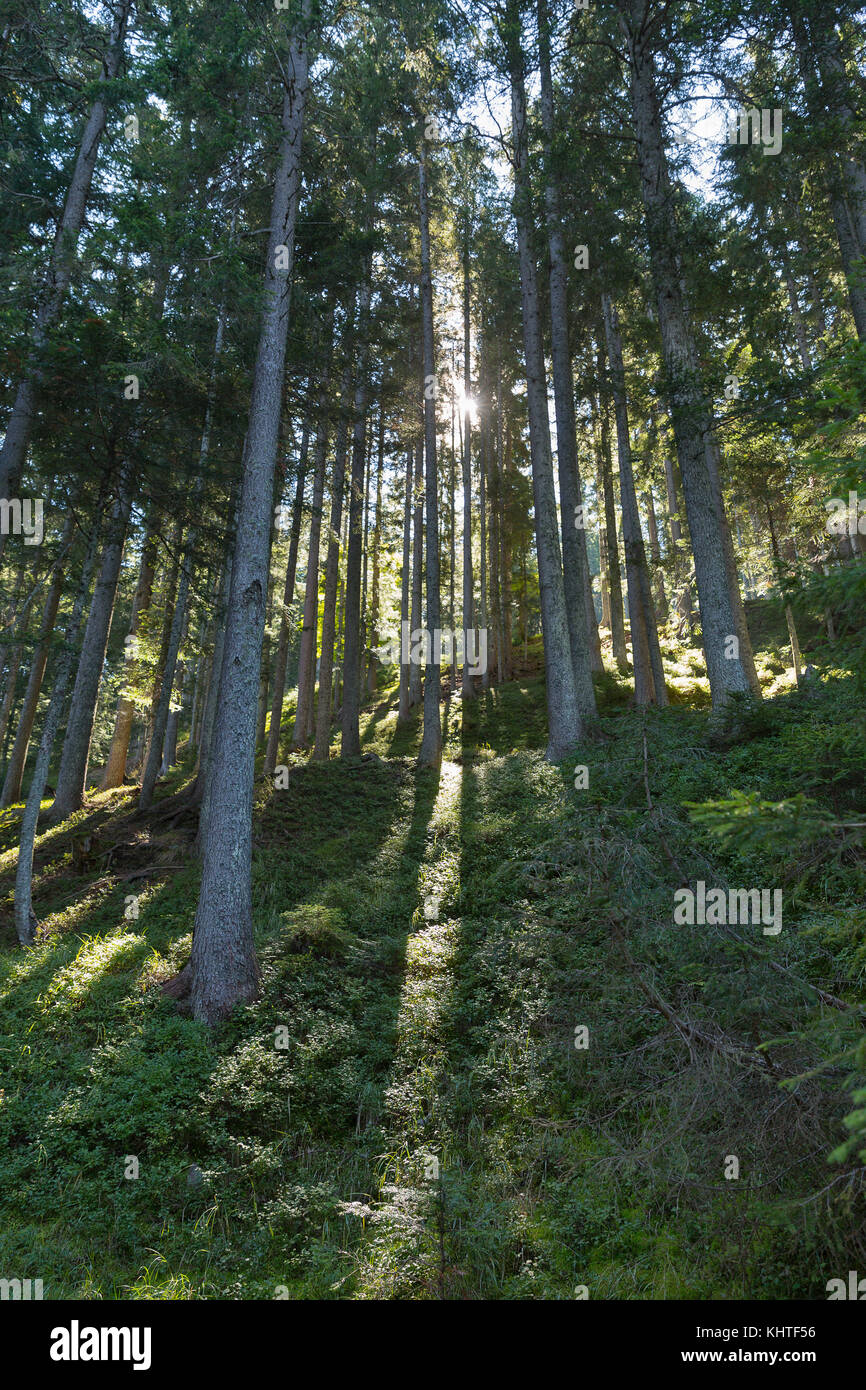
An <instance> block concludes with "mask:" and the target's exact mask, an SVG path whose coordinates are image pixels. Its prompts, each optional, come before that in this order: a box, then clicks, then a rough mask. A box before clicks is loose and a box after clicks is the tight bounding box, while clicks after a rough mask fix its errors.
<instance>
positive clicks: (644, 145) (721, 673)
mask: <svg viewBox="0 0 866 1390" xmlns="http://www.w3.org/2000/svg"><path fill="white" fill-rule="evenodd" d="M627 2H628V8H629V11H630V12H631V17H632V25H631V28H630V30H629V48H630V56H631V64H632V74H631V98H632V111H633V115H634V123H635V131H636V134H637V142H638V143H637V147H638V165H639V168H640V178H641V190H642V195H643V203H644V211H645V216H646V227H647V239H648V242H649V247H650V260H651V264H652V271H653V278H654V282H655V287H656V294H657V299H658V315H659V327H660V329H661V336H662V352H663V357H664V364H665V375H666V380H667V391H668V395H669V400H670V406H671V416H672V420H673V427H674V436H675V438H676V442H677V454H678V457H679V464H680V473H681V475H682V480H683V491H684V493H685V501H686V513H687V516H688V521H689V531H690V532H691V539H692V549H693V553H694V560H695V578H696V581H697V589H698V601H699V603H700V609H701V627H702V632H703V644H704V654H705V657H706V663H707V674H708V676H709V681H710V691H711V695H712V701H713V708H714V711H715V712H716V713H718V712H719V711H720V710H721V708H722V707H723V706H724V705H725V704H726V703H727V701H728V699H729V697H730V696H731V695H732V694H735V693H737V692H740V693H743V694H746V693H747V692H748V691H749V680H748V676H747V673H746V669H745V667H744V665H743V662H742V660H741V658H740V655H739V654H738V653H737V652H736V650H735V648H734V647H733V646H732V645H731V644H730V642H729V639H730V637H731V636H734V635H736V634H737V626H736V619H735V614H734V612H733V608H732V604H731V593H730V588H729V583H728V574H727V570H726V567H725V553H724V544H723V540H722V535H721V530H720V527H719V521H718V516H717V513H716V499H715V497H714V495H713V487H712V481H711V478H710V474H709V470H708V467H707V458H706V448H705V443H704V440H705V436H706V433H707V429H708V424H709V421H708V409H707V402H706V399H705V397H704V393H703V391H702V389H701V385H700V363H699V360H698V352H697V347H696V344H695V338H694V333H693V330H692V326H691V322H690V319H689V314H688V306H687V304H686V301H685V295H684V292H683V287H682V283H681V277H680V273H679V264H678V242H679V230H678V227H677V222H676V216H675V210H674V202H673V189H672V185H671V181H670V175H669V171H668V165H667V157H666V155H665V150H664V145H663V142H662V130H661V117H660V113H659V103H658V94H657V88H656V82H657V78H656V70H655V61H654V57H653V52H652V47H651V45H652V38H651V34H650V32H648V31H647V30H646V29H644V27H643V20H642V15H643V0H627Z"/></svg>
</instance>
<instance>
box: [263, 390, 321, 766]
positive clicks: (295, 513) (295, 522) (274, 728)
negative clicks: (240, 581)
mask: <svg viewBox="0 0 866 1390" xmlns="http://www.w3.org/2000/svg"><path fill="white" fill-rule="evenodd" d="M309 447H310V417H309V414H306V415H305V416H304V425H303V431H302V434H301V452H300V457H299V460H298V481H297V486H296V487H295V501H294V504H293V506H292V529H291V533H290V536H289V557H288V561H287V564H286V583H285V587H284V589H283V612H282V617H281V618H280V635H279V639H278V641H277V659H276V662H275V664H274V687H273V698H272V700H271V722H270V725H269V727H268V744H267V748H266V749H265V764H264V773H265V776H266V777H272V776H273V774H274V768H275V767H276V765H277V753H278V751H279V745H280V725H281V723H282V715H283V696H284V695H285V691H286V663H287V661H288V655H289V613H290V612H291V608H292V604H293V603H294V601H295V572H296V570H297V568H298V548H299V546H300V541H301V520H302V517H303V511H304V484H305V482H306V479H307V460H308V457H309Z"/></svg>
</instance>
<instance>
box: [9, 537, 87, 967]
mask: <svg viewBox="0 0 866 1390" xmlns="http://www.w3.org/2000/svg"><path fill="white" fill-rule="evenodd" d="M98 532H99V527H98V525H97V524H96V523H94V526H93V530H92V531H91V533H90V539H89V541H88V545H87V552H86V554H85V557H84V564H83V566H82V571H81V580H80V582H79V585H78V592H77V593H76V595H75V602H74V603H73V605H72V613H71V614H70V617H69V622H68V624H67V627H66V631H65V634H64V638H65V650H63V651H62V652H61V655H60V660H59V661H58V664H57V673H56V675H55V677H54V686H53V688H52V691H51V698H50V699H49V701H48V711H47V713H46V715H45V723H44V725H43V727H42V737H41V739H40V741H39V750H38V752H37V754H36V763H35V766H34V768H33V776H32V778H31V780H30V790H29V791H28V793H27V801H26V804H25V806H24V815H23V817H22V819H21V838H20V841H19V844H18V863H17V865H16V868H15V930H16V932H17V934H18V940H19V941H20V942H21V944H22V946H27V945H30V943H31V942H32V941H33V939H34V936H35V933H36V927H37V925H38V923H37V921H36V916H35V914H34V912H33V903H32V892H33V848H34V845H35V843H36V825H37V822H38V820H39V810H40V807H41V805H42V794H43V792H44V791H45V784H46V782H47V781H48V767H49V764H50V762H51V754H52V751H53V749H54V740H55V738H56V737H57V730H58V728H59V727H60V719H61V715H62V714H63V707H64V705H65V703H66V690H67V687H68V685H69V677H70V676H71V674H72V666H73V662H74V661H75V649H76V646H77V645H78V639H79V635H80V632H81V622H82V617H83V614H84V605H85V603H86V601H87V595H88V593H89V592H90V580H91V576H92V574H93V566H94V563H95V560H96V547H97V537H98Z"/></svg>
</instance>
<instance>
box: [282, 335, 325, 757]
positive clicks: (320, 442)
mask: <svg viewBox="0 0 866 1390" xmlns="http://www.w3.org/2000/svg"><path fill="white" fill-rule="evenodd" d="M333 322H334V311H333V308H331V309H330V310H329V312H328V314H327V317H326V333H327V335H328V336H327V340H326V342H327V347H326V352H327V356H326V361H325V363H324V364H323V366H322V372H321V376H320V378H319V400H318V420H317V422H316V445H315V449H314V450H313V501H312V506H311V510H310V533H309V537H308V541H307V578H306V583H305V586H304V620H303V627H302V629H301V652H300V659H299V661H298V700H297V704H296V706H295V727H294V731H293V733H292V744H293V745H294V747H295V748H302V747H304V746H305V745H306V743H307V740H308V737H309V732H308V731H309V724H310V718H311V715H312V703H313V693H314V689H315V676H316V639H317V637H318V625H319V545H320V542H321V537H322V508H323V505H324V496H325V471H326V467H327V461H328V434H329V425H330V419H329V394H330V361H331V351H332V344H331V338H330V335H331V331H332V329H333Z"/></svg>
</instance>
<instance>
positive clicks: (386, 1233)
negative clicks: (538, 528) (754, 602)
mask: <svg viewBox="0 0 866 1390" xmlns="http://www.w3.org/2000/svg"><path fill="white" fill-rule="evenodd" d="M667 656H668V658H669V659H670V660H671V662H672V667H671V669H672V672H673V677H672V685H673V686H674V688H675V693H676V700H677V703H676V704H674V705H672V707H671V708H669V709H667V710H664V711H651V712H649V713H648V714H646V715H644V714H643V713H641V712H640V711H637V710H635V709H634V708H632V707H630V706H629V704H628V693H629V692H628V686H627V684H626V683H624V682H618V681H617V680H615V679H614V678H613V677H611V676H609V675H606V676H605V677H604V678H603V679H602V680H601V681H600V682H599V687H598V688H599V697H600V704H601V708H602V711H603V715H602V720H601V736H600V737H599V738H598V739H597V740H595V741H593V742H592V743H588V744H587V746H586V747H585V749H583V750H582V751H581V753H580V762H581V764H585V765H586V767H587V768H588V772H589V777H588V786H587V787H585V788H581V789H578V788H576V786H575V781H576V780H578V781H579V780H581V779H575V776H574V769H573V766H572V765H570V764H569V765H567V766H564V767H559V768H557V767H552V766H550V765H549V764H547V763H546V762H545V761H544V757H543V749H544V737H545V735H544V691H543V678H542V676H541V674H540V672H539V670H538V662H539V652H538V650H537V648H535V647H533V646H531V647H530V652H529V660H528V662H527V664H526V669H525V670H524V671H523V673H522V674H519V675H518V677H517V679H515V680H514V681H512V682H510V683H508V684H507V685H504V686H501V687H499V688H496V689H492V690H490V691H488V692H486V693H485V694H483V695H481V696H479V697H478V698H477V699H476V700H474V701H471V702H468V703H462V702H460V701H459V700H457V699H454V700H451V701H447V702H444V703H443V720H444V735H445V742H444V759H443V763H442V767H441V771H440V772H439V773H435V772H430V771H424V772H419V771H417V770H416V768H415V766H414V754H415V752H416V750H417V744H418V740H419V734H420V727H419V716H418V715H416V716H415V717H414V718H413V720H412V722H411V724H410V725H409V726H408V727H406V728H403V729H398V728H397V724H396V692H395V690H394V688H393V687H388V688H386V689H384V690H382V691H380V692H379V693H378V694H377V695H376V697H374V698H373V699H372V700H371V703H370V705H369V707H368V708H367V709H366V710H365V713H364V728H363V735H364V748H365V752H367V753H374V754H376V755H377V757H376V758H371V759H368V760H366V761H363V762H361V761H359V762H357V763H355V764H352V765H346V764H343V763H341V762H339V761H336V760H334V761H332V762H331V763H330V764H329V765H324V766H323V765H317V764H313V765H305V764H304V763H303V761H302V760H301V759H300V758H298V759H296V760H294V761H293V763H292V765H291V770H290V775H289V785H288V788H287V789H285V790H279V791H278V790H275V789H274V788H273V786H272V785H271V784H269V783H267V784H266V783H265V782H264V781H263V780H259V781H257V784H256V786H257V804H256V817H255V839H254V868H253V894H254V905H255V925H256V937H257V947H258V951H259V958H260V962H261V967H262V977H263V981H262V992H261V997H260V999H259V1000H258V1001H257V1002H256V1003H255V1004H253V1005H251V1006H250V1007H247V1008H243V1009H240V1010H238V1011H236V1013H235V1015H233V1017H232V1018H231V1020H230V1021H229V1022H228V1023H226V1024H225V1025H223V1026H222V1027H220V1028H219V1029H217V1030H216V1031H215V1032H214V1033H212V1034H210V1033H208V1031H207V1030H206V1029H205V1028H204V1027H203V1026H201V1025H199V1024H197V1023H195V1022H193V1021H192V1020H191V1019H190V1018H189V1017H186V1016H184V1015H183V1014H181V1013H179V1012H178V1010H177V1007H176V1006H175V1005H174V1004H173V1003H172V1002H171V1001H170V1000H169V999H168V998H166V996H165V995H164V994H163V993H162V992H161V991H160V990H159V989H158V988H157V987H156V986H157V985H158V984H159V982H160V981H163V980H165V979H167V978H168V977H169V976H171V975H172V974H173V973H174V972H175V971H176V970H177V969H178V968H179V967H180V965H181V964H182V963H183V961H184V960H185V958H186V956H187V954H188V951H189V944H190V936H191V929H192V922H193V917H194V913H195V902H196V895H197V884H198V870H197V866H196V864H195V862H194V861H193V859H192V858H191V854H190V850H191V837H192V833H193V829H194V826H193V824H192V823H191V822H190V823H188V822H187V821H186V820H185V819H184V818H182V817H181V819H180V820H179V821H178V822H177V823H176V824H172V823H171V820H170V818H169V817H168V816H167V814H166V812H167V809H168V808H169V807H170V806H171V804H172V803H171V801H170V799H169V798H170V797H171V795H172V794H174V793H176V792H177V791H178V790H179V789H180V788H181V787H182V786H183V785H184V783H185V782H187V781H188V779H189V776H190V768H189V767H188V766H186V767H184V766H181V767H180V768H178V769H177V770H176V772H175V773H174V774H173V775H172V777H171V778H170V779H169V780H168V781H167V782H166V783H165V786H164V788H163V791H162V793H161V796H160V799H159V800H158V801H157V802H156V803H155V805H154V807H153V809H152V812H151V814H150V815H149V816H147V817H141V818H139V817H136V816H135V815H134V814H133V810H134V795H133V793H132V791H131V789H130V788H126V789H123V790H120V791H117V792H114V793H106V794H102V795H99V794H96V795H93V796H92V797H90V798H89V799H88V803H87V807H86V809H85V810H84V811H83V812H81V813H79V815H78V816H76V817H73V818H72V820H71V821H67V822H65V823H64V824H63V825H62V826H60V827H58V828H57V829H54V830H46V831H45V832H44V833H42V834H40V837H39V840H38V843H37V879H36V886H35V895H34V905H35V909H36V912H37V915H38V916H39V918H40V919H41V921H42V923H43V936H42V939H41V940H40V941H39V942H38V944H37V945H36V946H35V947H34V948H33V949H31V950H28V951H26V952H22V951H21V949H20V948H19V947H17V945H15V943H14V934H13V931H12V925H11V923H12V916H11V902H12V888H13V878H14V858H15V848H14V846H15V844H16V836H17V827H18V823H19V820H20V814H21V808H20V807H19V808H12V810H10V811H8V812H4V813H2V816H3V818H2V821H0V851H3V852H2V853H0V912H2V918H0V1048H2V1073H0V1074H2V1088H3V1089H2V1093H0V1226H2V1235H0V1268H2V1269H3V1270H4V1271H6V1272H14V1273H15V1274H16V1275H17V1276H19V1277H22V1278H23V1277H28V1276H29V1277H37V1278H42V1279H43V1280H44V1285H45V1297H46V1298H75V1297H83V1298H143V1299H150V1298H241V1299H255V1298H274V1297H286V1296H288V1297H290V1298H333V1299H341V1298H342V1299H381V1298H411V1299H423V1298H437V1297H445V1298H469V1299H477V1298H504V1299H519V1298H552V1299H571V1298H575V1297H579V1296H582V1293H583V1291H586V1293H587V1294H588V1296H589V1297H590V1298H595V1299H597V1298H602V1299H604V1298H626V1299H645V1298H669V1299H671V1298H674V1299H675V1298H699V1299H717V1298H722V1299H724V1298H738V1297H743V1296H746V1297H755V1298H763V1299H789V1298H809V1299H819V1298H821V1299H822V1298H826V1293H825V1286H826V1282H827V1280H828V1279H829V1278H832V1277H838V1276H843V1277H845V1276H846V1274H847V1271H848V1269H849V1268H858V1267H859V1268H863V1267H864V1264H866V1220H864V1215H866V1201H864V1193H863V1176H864V1170H863V1169H862V1167H860V1168H858V1167H857V1165H856V1162H855V1161H854V1160H852V1159H849V1160H848V1161H847V1162H843V1163H838V1162H836V1163H830V1162H828V1155H829V1154H830V1152H831V1150H833V1149H834V1148H835V1147H836V1146H838V1145H839V1144H840V1143H842V1142H843V1141H844V1138H845V1128H844V1125H843V1119H844V1117H845V1115H846V1114H848V1113H849V1112H850V1111H851V1109H852V1100H851V1093H850V1090H849V1089H846V1085H847V1083H848V1082H850V1079H851V1073H852V1067H851V1065H850V1064H849V1063H848V1062H846V1060H845V1058H846V1056H847V1054H848V1051H849V1050H850V1048H851V1047H853V1046H855V1045H856V1044H857V1043H858V1042H859V1041H860V1040H862V1037H863V1026H862V1018H861V1016H860V1015H859V1014H858V1013H857V1011H856V1008H850V1007H849V1008H847V1009H846V1008H839V1007H838V1006H837V1004H834V1003H832V1002H828V1000H827V998H826V996H827V995H832V996H834V997H835V998H836V1000H837V1001H839V1002H841V1003H847V1004H848V1005H856V1004H857V1003H858V1001H862V999H863V978H864V970H866V907H864V901H866V898H864V891H863V890H864V866H866V859H864V855H863V852H862V846H859V847H858V845H857V844H853V845H852V843H851V842H849V841H848V840H844V838H843V842H842V843H841V845H837V844H836V843H835V841H832V840H831V841H828V842H821V843H820V844H816V843H813V844H810V845H809V844H807V845H806V846H805V847H803V846H801V845H799V844H798V843H796V842H795V841H794V840H793V839H789V838H787V837H786V836H784V835H782V836H776V837H775V838H774V837H773V836H768V837H766V838H765V839H764V840H760V839H755V837H752V838H750V839H747V840H746V841H745V842H741V841H733V842H725V841H724V840H719V839H718V837H716V836H713V835H712V834H711V833H710V831H709V829H707V828H706V826H705V825H704V824H703V823H698V824H696V823H694V822H693V821H692V819H691V817H690V813H689V804H690V803H702V802H706V801H709V800H714V799H716V800H718V799H721V798H729V797H730V796H731V795H732V793H733V792H735V791H740V792H743V793H746V794H749V793H754V792H757V793H759V794H760V797H761V798H762V799H764V800H766V801H777V800H781V799H782V798H788V799H790V798H792V797H796V796H797V794H803V795H805V796H807V797H808V798H810V799H811V800H812V801H813V802H814V803H816V804H817V805H818V806H820V807H822V808H824V809H825V810H828V811H829V812H831V813H833V814H834V815H837V816H848V817H849V818H850V814H851V812H854V813H862V812H863V811H864V810H866V777H864V771H866V741H864V738H863V714H862V695H861V693H860V692H858V689H857V685H856V682H855V680H854V678H853V676H852V675H851V673H850V671H848V670H846V669H844V667H840V666H838V665H835V664H834V665H832V666H831V664H830V662H829V658H828V655H827V653H826V651H825V652H824V653H823V655H822V654H821V653H818V654H817V655H816V654H813V655H812V659H813V661H815V662H816V664H818V666H819V672H820V675H821V677H822V679H821V680H819V681H816V682H814V683H813V684H812V685H811V687H810V688H809V690H808V693H807V692H806V691H803V692H798V691H796V690H795V689H793V688H792V685H791V680H790V675H791V673H790V671H788V672H787V674H786V667H785V658H784V655H783V654H781V655H780V651H779V650H777V649H776V648H775V647H774V646H773V644H772V642H770V643H769V644H768V645H767V646H766V647H765V649H764V650H763V651H762V652H761V654H760V665H761V671H762V674H763V676H764V678H765V682H766V687H765V688H766V689H767V690H768V691H769V692H770V694H771V695H772V698H770V699H768V700H767V701H766V702H765V708H764V710H763V712H762V714H761V716H760V717H759V718H757V719H755V720H754V721H753V725H752V726H751V727H750V728H748V729H747V730H746V736H745V737H744V738H743V739H742V740H741V741H740V742H738V743H736V744H734V745H732V746H729V747H726V748H725V747H720V746H718V745H714V744H712V743H710V742H709V741H708V738H707V731H706V711H705V706H706V703H707V701H706V691H705V682H702V680H701V676H700V658H699V656H698V654H697V653H695V652H690V651H689V650H688V649H686V648H680V649H679V652H678V653H677V652H675V651H674V650H673V648H671V649H669V650H668V653H667ZM834 661H835V662H837V661H838V658H834ZM677 663H679V665H677ZM289 717H290V710H289V707H288V706H287V711H286V720H287V721H288V718H289ZM88 835H90V836H91V839H90V842H89V844H88V843H87V840H86V836H88ZM82 846H84V848H82ZM122 875H126V877H122ZM136 875H137V876H136ZM701 879H703V880H705V881H706V882H707V883H708V884H709V883H719V884H722V885H724V884H729V885H733V886H747V887H781V888H782V889H783V891H784V925H783V929H782V932H781V933H780V935H779V936H777V937H772V936H765V935H763V934H762V932H761V928H760V926H746V927H744V928H742V929H741V930H739V931H738V933H731V932H729V931H727V930H726V929H725V928H723V927H709V926H702V927H701V926H695V927H688V926H674V925H673V917H672V911H673V892H674V890H675V888H677V887H678V886H679V885H681V884H682V883H683V881H688V882H690V883H692V884H693V885H694V883H695V882H696V881H697V880H701ZM136 914H137V915H136ZM786 972H787V973H786ZM816 987H818V988H820V989H821V990H823V991H824V992H825V996H824V997H820V996H819V995H818V994H817V993H816ZM582 1029H588V1034H587V1033H583V1032H581V1030H582ZM585 1041H588V1046H582V1045H581V1044H582V1043H583V1042H585ZM860 1085H861V1086H862V1085H863V1081H862V1079H861V1080H860ZM731 1157H735V1158H736V1159H737V1160H738V1164H739V1176H738V1177H736V1178H733V1177H731V1176H730V1173H731V1171H732V1167H731V1163H730V1159H731ZM133 1160H136V1161H133ZM136 1172H137V1176H133V1174H134V1173H136ZM726 1174H728V1176H726Z"/></svg>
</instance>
